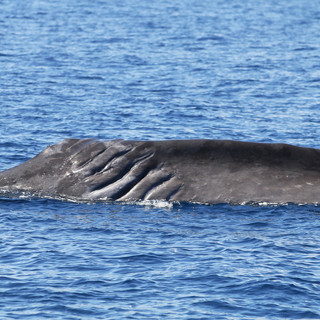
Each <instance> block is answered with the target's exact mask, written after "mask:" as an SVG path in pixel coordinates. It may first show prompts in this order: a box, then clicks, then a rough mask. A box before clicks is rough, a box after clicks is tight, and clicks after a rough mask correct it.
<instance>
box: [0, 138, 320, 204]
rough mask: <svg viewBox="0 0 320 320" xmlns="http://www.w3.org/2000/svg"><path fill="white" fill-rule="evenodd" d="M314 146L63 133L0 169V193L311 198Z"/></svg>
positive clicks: (318, 174)
mask: <svg viewBox="0 0 320 320" xmlns="http://www.w3.org/2000/svg"><path fill="white" fill-rule="evenodd" d="M319 187H320V150H317V149H312V148H303V147H296V146H292V145H288V144H270V143H252V142H239V141H228V140H167V141H125V140H111V141H104V142H102V141H97V140H94V139H83V140H80V139H66V140H63V141H62V142H60V143H58V144H56V145H53V146H48V147H47V148H46V149H44V150H43V151H42V152H41V153H39V154H38V155H37V156H36V157H34V158H32V159H30V160H28V161H26V162H25V163H22V164H20V165H18V166H16V167H14V168H12V169H8V170H5V171H3V172H1V173H0V191H1V192H3V193H20V192H27V193H29V194H33V195H37V196H42V197H64V198H67V199H74V200H79V201H80V200H110V201H136V200H167V201H177V202H195V203H203V204H215V203H230V204H246V203H270V204H284V203H297V204H316V203H318V202H319V200H320V195H319V190H320V189H319Z"/></svg>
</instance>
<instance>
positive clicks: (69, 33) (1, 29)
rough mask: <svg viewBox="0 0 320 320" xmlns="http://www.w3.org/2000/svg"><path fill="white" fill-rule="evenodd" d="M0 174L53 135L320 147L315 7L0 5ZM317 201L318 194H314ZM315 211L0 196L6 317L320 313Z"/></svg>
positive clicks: (87, 2)
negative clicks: (214, 140)
mask: <svg viewBox="0 0 320 320" xmlns="http://www.w3.org/2000/svg"><path fill="white" fill-rule="evenodd" d="M0 112H1V113H0V170H1V171H2V170H5V169H8V168H10V167H13V166H15V165H18V164H19V163H21V162H24V161H26V160H27V159H29V158H31V157H33V156H35V155H36V154H38V153H39V152H40V151H41V150H42V149H43V148H45V147H46V146H47V145H50V144H54V143H57V142H59V141H61V140H62V139H64V138H70V137H71V138H97V139H102V140H107V139H119V138H120V139H144V140H153V139H157V140H160V139H195V138H207V139H232V140H241V141H256V142H284V143H290V144H294V145H299V146H306V147H315V148H320V2H319V1H317V0H316V1H315V0H286V1H285V0H277V1H276V0H268V1H265V0H246V1H243V0H230V1H220V0H210V1H209V0H204V1H196V0H177V1H168V0H159V1H149V0H124V1H109V0H105V1H103V0H64V1H62V0H29V1H25V0H2V1H0ZM319 197H320V191H319ZM319 240H320V207H318V206H312V205H292V204H288V205H281V206H271V205H264V206H259V205H256V206H230V205H227V204H218V205H212V206H205V205H196V204H186V203H184V204H179V203H175V204H172V203H166V202H161V201H158V202H154V203H151V204H149V205H146V204H143V203H131V204H122V203H110V202H109V203H107V202H106V203H103V202H99V203H75V202H67V201H61V200H57V199H39V198H27V197H26V198H8V197H6V196H5V195H3V196H1V197H0V319H4V320H5V319H19V320H20V319H35V320H36V319H70V320H71V319H72V320H76V319H195V320H198V319H232V320H234V319H320V243H319Z"/></svg>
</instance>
